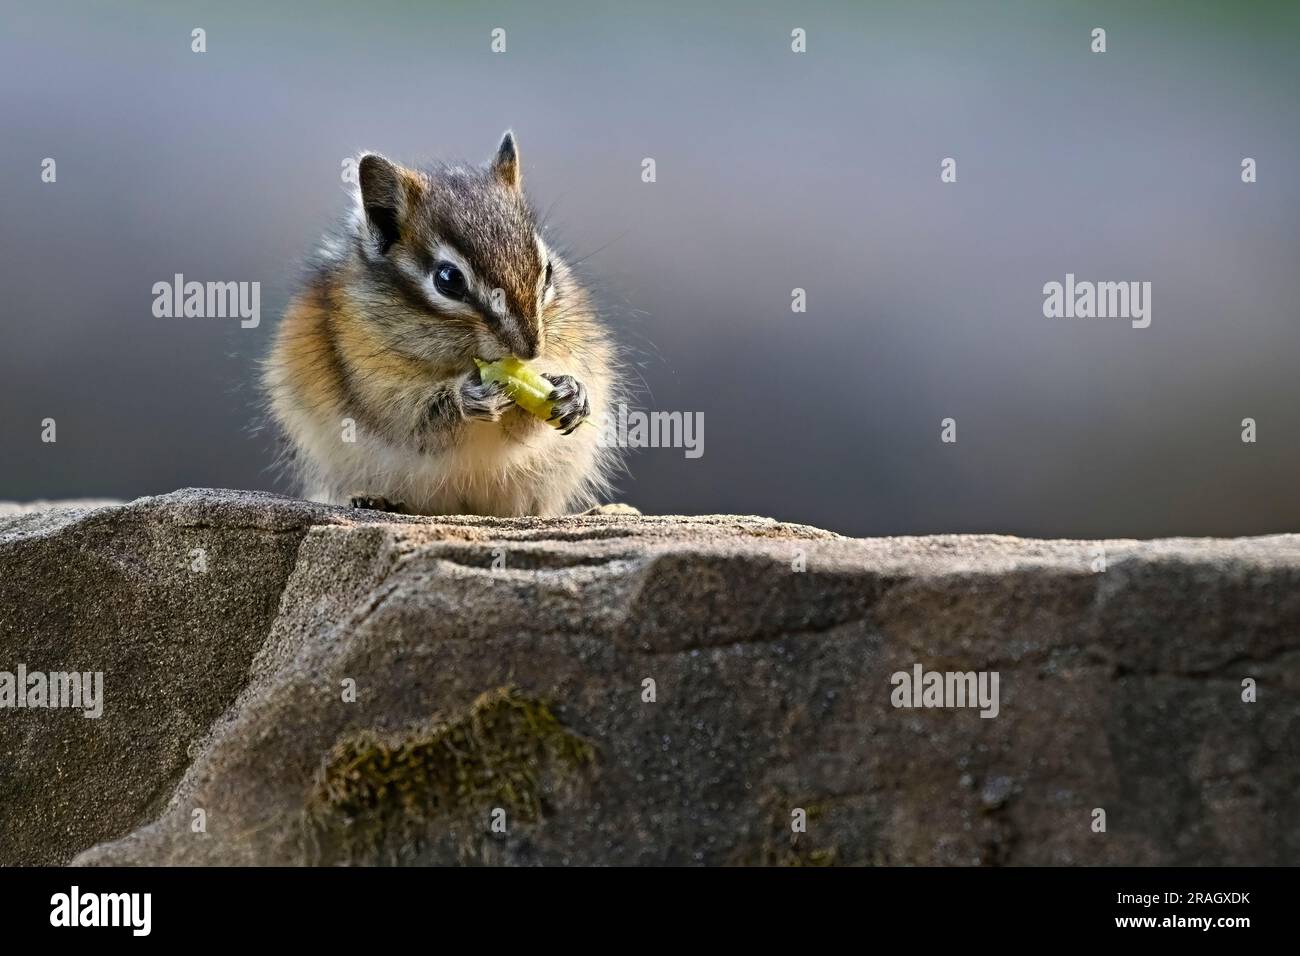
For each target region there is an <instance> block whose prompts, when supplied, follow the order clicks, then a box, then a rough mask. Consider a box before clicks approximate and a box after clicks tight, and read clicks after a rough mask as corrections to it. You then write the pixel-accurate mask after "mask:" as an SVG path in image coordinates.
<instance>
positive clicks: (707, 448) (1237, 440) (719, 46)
mask: <svg viewBox="0 0 1300 956" xmlns="http://www.w3.org/2000/svg"><path fill="white" fill-rule="evenodd" d="M0 10H2V11H3V14H2V16H3V29H2V30H0V104H2V110H3V113H2V115H3V130H4V134H3V137H2V138H0V174H2V176H3V179H2V182H3V186H2V187H0V189H2V193H0V194H2V195H3V204H2V206H0V209H2V210H3V213H2V216H0V322H2V323H3V326H2V328H3V340H2V341H3V346H2V347H0V499H20V500H21V499H31V498H59V497H84V496H96V497H99V496H108V497H121V498H132V497H136V496H139V495H144V494H154V493H161V492H166V491H169V490H172V489H175V488H177V487H181V486H187V485H196V486H217V487H237V488H262V489H269V490H278V491H285V492H288V491H291V490H292V489H290V488H288V487H287V486H285V485H283V484H282V483H280V481H279V479H278V478H277V476H276V475H275V474H274V472H272V471H271V470H269V465H270V463H271V460H272V455H273V442H272V438H271V436H270V435H269V434H268V433H267V432H266V431H265V430H263V431H261V432H257V431H255V430H254V429H253V428H252V427H251V426H252V424H253V423H254V420H255V418H256V417H257V415H258V414H259V413H258V397H257V392H256V388H255V384H254V383H255V376H256V370H255V365H256V362H257V360H258V359H259V358H260V357H261V356H262V355H263V354H265V352H266V350H267V348H268V346H269V343H270V340H271V336H272V335H273V333H274V329H275V326H276V323H277V321H278V318H279V314H280V312H281V310H282V308H283V306H284V304H285V302H286V301H287V300H288V297H289V296H290V295H291V293H292V290H293V288H294V283H295V280H296V278H297V276H298V275H299V270H300V267H301V263H302V260H303V258H304V257H305V256H306V255H307V254H308V253H309V252H310V251H311V249H312V248H313V247H314V245H315V244H316V242H317V240H318V238H319V236H320V234H321V232H322V231H323V230H324V229H325V228H326V227H327V226H328V225H329V224H330V223H331V222H332V221H333V219H334V218H335V217H336V216H337V214H338V213H339V212H340V210H341V209H342V208H343V204H344V202H345V193H344V188H343V183H342V182H341V178H340V173H341V164H342V161H343V159H344V158H345V157H347V156H349V155H353V154H355V153H356V152H357V151H358V150H360V149H363V148H369V149H375V150H379V151H382V152H384V153H386V154H388V155H390V156H392V157H394V158H397V159H402V160H406V161H410V162H420V161H424V160H429V159H434V158H448V159H462V158H463V159H471V160H474V161H484V160H486V159H487V157H488V156H489V155H490V153H491V152H492V150H493V148H494V147H495V145H496V143H497V141H498V139H499V137H500V134H501V132H502V131H503V130H504V129H506V128H507V127H512V128H513V129H514V130H515V131H516V133H517V134H518V136H519V141H520V146H521V152H522V157H523V160H524V175H525V184H526V186H527V187H528V189H529V191H530V192H531V194H532V196H533V199H534V202H535V205H536V206H537V207H538V208H539V209H542V210H546V209H550V208H552V207H553V211H552V212H551V215H550V222H551V224H552V235H554V236H556V237H557V238H558V239H559V240H561V241H563V242H564V244H565V245H567V247H568V248H569V249H570V250H572V252H573V253H574V254H575V255H577V256H590V258H588V259H586V260H585V262H584V263H583V267H584V268H585V269H586V270H587V274H588V275H589V276H590V277H591V278H592V280H593V282H594V283H595V285H596V287H597V289H598V292H599V297H600V301H601V303H602V305H603V307H604V308H605V310H606V312H607V314H608V321H609V322H610V324H611V325H612V326H613V328H614V329H615V332H616V334H617V336H618V338H619V339H620V341H621V342H622V343H623V344H624V345H625V346H626V348H627V349H628V351H629V353H630V354H631V356H632V357H633V359H634V361H635V365H636V371H637V374H638V384H639V385H640V386H642V387H643V394H642V401H643V403H644V404H645V405H646V406H648V407H650V408H653V409H661V410H679V411H688V412H693V411H699V412H702V413H703V415H704V422H705V428H704V446H703V447H704V455H703V457H701V458H698V459H687V458H686V457H685V456H684V454H683V452H682V450H681V449H645V450H641V451H638V452H636V453H633V454H632V455H630V456H629V459H628V464H629V470H630V475H629V476H628V477H627V478H626V479H625V480H624V481H623V482H622V483H621V487H620V495H619V498H620V500H624V501H627V502H629V503H632V504H635V505H637V506H639V507H640V508H642V509H643V510H646V511H649V512H656V513H668V512H684V513H706V512H753V513H760V514H766V515H771V516H775V517H778V518H782V519H787V520H793V521H802V522H808V523H811V524H816V525H820V526H823V527H827V528H831V529H833V530H837V531H841V532H844V533H850V534H860V535H880V534H911V533H928V532H966V531H994V532H1007V533H1014V534H1022V535H1034V536H1070V537H1096V536H1132V537H1149V536H1158V535H1173V534H1185V535H1208V534H1213V535H1240V534H1257V533H1264V532H1276V531H1295V530H1300V498H1298V496H1297V493H1296V486H1297V476H1298V475H1300V442H1298V438H1300V402H1298V401H1297V399H1298V398H1300V374H1297V364H1298V362H1297V359H1298V358H1300V308H1298V307H1297V302H1300V269H1298V268H1297V266H1298V265H1300V215H1298V213H1300V110H1298V108H1297V90H1300V4H1297V3H1294V2H1285V3H1284V2H1275V3H1228V2H1220V3H1199V2H1168V3H1165V2H1144V3H1141V4H1134V3H1131V2H1115V3H1088V4H1083V3H1041V2H1030V0H1025V2H979V0H958V2H952V3H938V2H929V0H921V2H917V0H900V2H896V3H892V2H891V3H875V2H834V3H831V2H828V3H813V4H793V3H759V2H715V3H710V4H699V3H692V4H674V3H654V4H641V3H624V4H597V3H592V4H565V3H547V4H538V3H493V4H490V5H482V6H480V5H478V4H469V3H451V2H445V3H435V2H422V3H416V2H406V3H398V2H382V0H381V2H366V3H358V2H351V3H310V4H308V3H299V4H296V5H291V4H275V5H271V4H264V3H260V2H257V3H254V2H229V0H225V2H221V3H212V4H186V3H175V4H170V3H169V4H164V3H138V2H137V3H115V4H112V5H108V4H98V3H89V2H87V3H46V4H40V5H35V4H20V3H14V2H11V0H5V2H4V3H3V4H2V5H0ZM196 27H201V28H203V29H204V30H206V34H207V52H206V53H204V54H201V55H200V54H195V53H192V52H191V50H190V44H191V30H193V29H194V28H196ZM498 27H500V28H502V29H504V30H505V31H506V38H507V50H506V52H505V53H504V54H494V53H493V52H491V50H490V47H489V44H490V39H491V37H490V34H491V31H492V30H493V29H494V28H498ZM796 27H800V28H803V29H805V30H806V31H807V38H808V39H807V52H806V53H804V54H795V53H792V52H791V49H790V44H791V37H790V32H791V30H792V29H794V28H796ZM1094 27H1103V28H1105V30H1106V31H1107V48H1108V49H1107V52H1106V53H1104V54H1094V53H1092V52H1090V42H1091V38H1090V32H1091V30H1092V29H1093V28H1094ZM46 157H52V158H54V159H55V160H56V161H57V182H56V183H53V184H49V183H43V182H42V181H41V175H40V174H41V162H42V160H43V159H44V158H46ZM645 157H652V158H654V159H655V161H656V165H657V181H656V182H655V183H652V184H647V183H643V182H642V181H641V162H642V159H643V158H645ZM945 157H953V158H955V159H956V161H957V182H956V183H955V184H942V183H940V180H939V173H940V161H941V160H942V159H943V158H945ZM1243 157H1252V158H1254V159H1255V160H1256V161H1257V163H1258V180H1259V181H1258V182H1257V183H1255V184H1251V185H1246V184H1243V183H1242V181H1241V177H1240V172H1241V161H1242V158H1243ZM1067 272H1071V273H1074V274H1075V275H1076V276H1078V277H1079V278H1080V279H1090V280H1114V281H1121V280H1138V281H1150V282H1151V283H1152V323H1151V327H1150V328H1148V329H1144V330H1136V329H1132V328H1131V327H1130V326H1129V323H1128V322H1127V321H1124V320H1120V319H1110V320H1100V319H1097V320H1081V319H1075V320H1067V319H1047V318H1044V316H1043V313H1042V305H1043V293H1042V287H1043V284H1044V283H1046V282H1049V281H1063V280H1064V277H1065V275H1066V273H1067ZM175 273H183V274H184V275H185V276H186V278H187V279H197V280H200V281H209V280H213V281H216V280H220V281H227V280H234V281H258V282H260V283H261V284H262V300H261V308H262V321H261V324H260V326H259V327H258V328H256V329H242V328H240V326H239V322H238V320H237V319H159V318H155V317H154V315H153V313H152V303H153V294H152V291H151V290H152V286H153V284H154V283H155V282H160V281H170V280H171V278H172V276H173V275H174V274H175ZM796 287H799V288H803V289H805V290H807V312H806V313H803V314H797V313H793V312H792V311H791V308H790V302H791V290H792V289H793V288H796ZM47 417H48V418H54V419H55V420H56V421H57V427H58V441H57V443H55V444H47V443H43V442H42V441H41V421H42V419H44V418H47ZM948 417H951V418H953V419H955V420H956V422H957V438H958V440H957V442H956V443H955V444H944V443H943V442H941V441H940V422H941V420H942V419H944V418H948ZM1247 417H1250V418H1254V419H1255V420H1256V422H1257V423H1258V441H1257V442H1256V443H1255V444H1245V443H1243V442H1242V441H1241V421H1242V419H1243V418H1247Z"/></svg>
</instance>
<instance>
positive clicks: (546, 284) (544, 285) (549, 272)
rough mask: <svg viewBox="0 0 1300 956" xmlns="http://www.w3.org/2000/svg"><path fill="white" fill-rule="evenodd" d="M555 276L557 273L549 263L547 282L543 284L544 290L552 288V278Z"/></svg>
mask: <svg viewBox="0 0 1300 956" xmlns="http://www.w3.org/2000/svg"><path fill="white" fill-rule="evenodd" d="M554 275H555V272H554V271H553V270H552V269H551V264H550V263H549V262H548V263H546V281H545V282H543V283H542V288H543V289H549V288H550V287H551V278H552V276H554Z"/></svg>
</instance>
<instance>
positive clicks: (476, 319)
mask: <svg viewBox="0 0 1300 956" xmlns="http://www.w3.org/2000/svg"><path fill="white" fill-rule="evenodd" d="M357 172H358V181H359V182H358V185H359V187H360V188H359V209H358V214H357V216H356V217H355V233H356V235H355V238H356V240H357V243H358V246H359V248H360V251H361V257H362V260H363V262H364V264H365V266H366V269H365V273H364V286H365V288H364V289H363V290H362V291H361V296H362V303H363V306H364V307H365V309H366V313H367V316H368V317H369V318H370V319H372V320H373V321H375V322H376V323H379V324H381V325H382V326H383V329H384V332H385V334H386V335H387V337H388V338H389V339H390V340H391V341H392V342H393V345H394V347H395V348H398V349H399V350H400V351H402V352H404V353H406V354H409V355H413V356H416V357H423V358H428V359H431V360H438V361H441V362H444V363H462V362H463V363H464V364H466V365H468V363H469V361H470V360H471V359H472V358H474V357H480V358H484V359H487V360H489V361H491V360H494V359H497V358H501V357H503V356H505V355H516V356H518V357H519V358H522V359H533V358H536V357H538V356H539V355H540V354H542V350H543V348H544V347H545V345H546V339H547V332H548V324H549V323H548V316H553V315H557V314H559V313H561V312H562V311H563V308H564V305H563V299H564V295H565V293H564V288H563V286H564V285H565V284H566V283H567V282H568V278H569V273H568V271H567V269H565V267H564V265H563V264H562V263H561V262H560V261H559V260H558V259H557V258H555V257H554V256H553V255H552V254H551V252H550V250H548V249H547V247H546V245H545V243H544V242H543V241H542V239H541V236H540V235H538V231H537V222H536V217H535V216H534V214H533V211H532V209H531V208H530V207H529V205H528V202H527V200H526V198H525V196H524V191H523V184H522V178H521V174H520V162H519V148H518V146H517V145H516V143H515V138H514V135H513V134H512V133H510V132H507V133H506V134H505V136H504V137H503V138H502V140H501V145H500V146H499V147H498V148H497V151H496V154H495V155H494V156H493V158H492V159H491V161H489V163H488V164H487V166H486V167H482V168H466V167H461V166H440V167H434V168H430V169H420V170H415V169H407V168H405V167H403V166H399V165H397V164H396V163H393V162H391V161H390V160H388V159H385V158H384V157H383V156H380V155H378V154H376V153H366V154H364V155H362V157H361V159H360V162H359V164H358V169H357Z"/></svg>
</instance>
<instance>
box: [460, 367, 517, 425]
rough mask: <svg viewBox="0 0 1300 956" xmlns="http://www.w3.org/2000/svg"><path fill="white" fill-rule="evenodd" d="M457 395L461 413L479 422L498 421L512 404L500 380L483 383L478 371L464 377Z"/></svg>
mask: <svg viewBox="0 0 1300 956" xmlns="http://www.w3.org/2000/svg"><path fill="white" fill-rule="evenodd" d="M459 397H460V413H461V415H463V416H464V417H465V418H472V419H474V420H475V421H480V422H498V421H500V420H501V416H502V415H504V414H505V413H506V412H507V411H508V410H509V409H510V407H511V406H512V405H514V402H512V401H511V400H510V396H509V395H507V394H506V390H505V388H504V387H503V386H502V385H501V383H500V382H492V383H490V384H488V385H484V384H483V381H482V380H481V379H480V378H479V376H478V372H475V373H474V374H472V375H470V376H469V378H467V379H465V381H464V383H463V384H462V385H461V387H460V396H459Z"/></svg>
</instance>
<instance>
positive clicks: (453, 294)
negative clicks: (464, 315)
mask: <svg viewBox="0 0 1300 956" xmlns="http://www.w3.org/2000/svg"><path fill="white" fill-rule="evenodd" d="M433 287H434V288H435V289H437V290H438V292H439V293H441V294H442V295H445V296H446V297H447V298H449V299H457V300H459V301H464V300H465V298H466V297H467V296H468V295H469V287H468V286H467V285H466V284H465V273H463V272H461V271H460V270H459V269H457V268H456V267H455V266H454V265H452V264H451V263H450V262H440V263H438V268H437V269H436V270H435V271H434V273H433Z"/></svg>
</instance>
